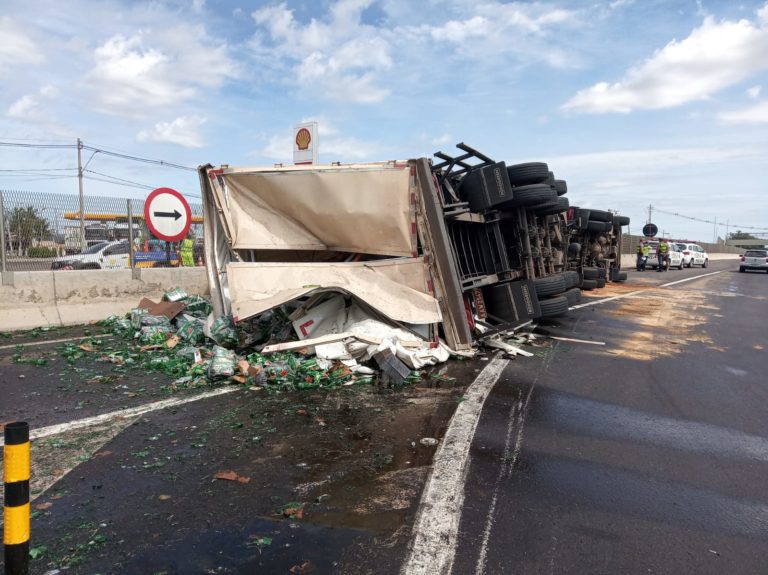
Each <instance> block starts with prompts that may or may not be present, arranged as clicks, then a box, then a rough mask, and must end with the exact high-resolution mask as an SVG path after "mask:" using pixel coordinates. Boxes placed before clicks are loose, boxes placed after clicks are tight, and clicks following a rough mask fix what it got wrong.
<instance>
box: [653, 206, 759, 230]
mask: <svg viewBox="0 0 768 575" xmlns="http://www.w3.org/2000/svg"><path fill="white" fill-rule="evenodd" d="M653 211H655V212H659V213H662V214H667V215H668V216H677V217H678V218H685V219H686V220H691V221H694V222H702V223H705V224H712V225H713V226H720V227H723V228H724V227H728V228H737V229H742V230H761V231H768V228H760V227H756V226H740V225H738V224H731V223H729V222H718V221H717V220H707V219H704V218H695V217H693V216H687V215H685V214H680V213H678V212H668V211H666V210H661V209H659V208H657V207H656V206H653Z"/></svg>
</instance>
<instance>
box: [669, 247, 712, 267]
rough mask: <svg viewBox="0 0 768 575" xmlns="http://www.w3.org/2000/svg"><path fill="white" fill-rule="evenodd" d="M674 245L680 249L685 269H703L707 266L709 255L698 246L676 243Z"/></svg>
mask: <svg viewBox="0 0 768 575" xmlns="http://www.w3.org/2000/svg"><path fill="white" fill-rule="evenodd" d="M675 245H676V246H677V247H678V248H680V252H681V254H682V256H683V265H684V266H685V267H687V268H690V267H693V266H695V265H696V266H701V267H703V268H705V267H707V266H708V265H709V254H708V253H707V252H706V250H705V249H704V248H702V247H701V246H700V245H699V244H689V243H685V242H678V243H676V244H675Z"/></svg>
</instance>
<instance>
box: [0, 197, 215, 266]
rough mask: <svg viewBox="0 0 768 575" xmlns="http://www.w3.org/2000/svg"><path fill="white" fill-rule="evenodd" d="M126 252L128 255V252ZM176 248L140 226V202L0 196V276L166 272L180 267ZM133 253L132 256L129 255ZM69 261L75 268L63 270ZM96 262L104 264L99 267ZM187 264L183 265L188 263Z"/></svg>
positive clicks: (198, 210)
mask: <svg viewBox="0 0 768 575" xmlns="http://www.w3.org/2000/svg"><path fill="white" fill-rule="evenodd" d="M190 208H191V209H192V226H191V228H190V233H189V236H188V238H189V239H192V240H193V244H194V262H195V264H196V265H200V264H201V263H202V261H201V260H202V258H203V249H202V241H203V226H202V221H203V219H202V213H203V208H202V205H201V204H192V203H190ZM114 241H123V244H121V246H119V249H116V250H114V249H113V250H112V251H113V252H115V253H111V254H110V257H109V258H108V261H107V259H104V258H101V255H102V254H100V253H96V254H95V255H91V257H88V258H84V256H83V254H84V253H85V252H87V251H89V250H92V251H95V250H97V248H96V247H94V246H97V245H98V244H101V247H104V246H103V244H104V243H105V242H114ZM131 246H133V249H132V250H131V249H130V248H131ZM177 249H178V246H176V245H166V242H162V241H161V240H158V239H156V238H155V237H154V236H153V235H152V233H151V232H150V231H149V230H148V228H147V226H146V224H145V222H144V200H138V199H128V198H110V197H103V196H86V197H84V198H83V211H82V213H81V211H80V203H79V198H78V196H76V195H70V194H50V193H35V192H28V191H19V190H0V271H3V272H6V271H43V270H51V269H62V270H64V269H78V266H81V265H86V264H83V263H81V262H83V261H86V260H87V261H88V263H87V266H88V267H89V268H90V269H97V267H98V268H134V267H167V266H175V265H180V264H181V262H180V261H179V258H178V257H177V255H176V254H177ZM134 253H135V255H134ZM65 257H68V258H69V260H67V261H71V262H74V265H62V264H66V263H67V261H64V260H62V258H65ZM99 258H101V259H103V260H104V261H103V262H102V263H99V262H98V261H97V260H98V259H99ZM187 261H188V259H187Z"/></svg>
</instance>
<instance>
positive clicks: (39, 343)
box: [0, 333, 115, 349]
mask: <svg viewBox="0 0 768 575" xmlns="http://www.w3.org/2000/svg"><path fill="white" fill-rule="evenodd" d="M102 337H115V336H114V334H111V333H105V334H102V335H78V336H77V337H64V338H62V339H48V340H45V341H28V342H25V343H12V344H10V345H0V349H15V348H17V347H31V346H33V345H46V344H48V343H65V342H67V341H75V340H84V339H101V338H102Z"/></svg>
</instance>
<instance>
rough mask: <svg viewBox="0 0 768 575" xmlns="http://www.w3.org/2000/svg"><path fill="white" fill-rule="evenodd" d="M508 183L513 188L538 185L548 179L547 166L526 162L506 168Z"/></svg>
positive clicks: (540, 163) (541, 163) (542, 163)
mask: <svg viewBox="0 0 768 575" xmlns="http://www.w3.org/2000/svg"><path fill="white" fill-rule="evenodd" d="M507 175H508V176H509V183H510V184H512V185H513V186H525V185H527V184H539V183H541V182H546V181H547V179H548V178H549V166H547V164H545V163H544V162H528V163H526V164H514V165H512V166H507Z"/></svg>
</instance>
